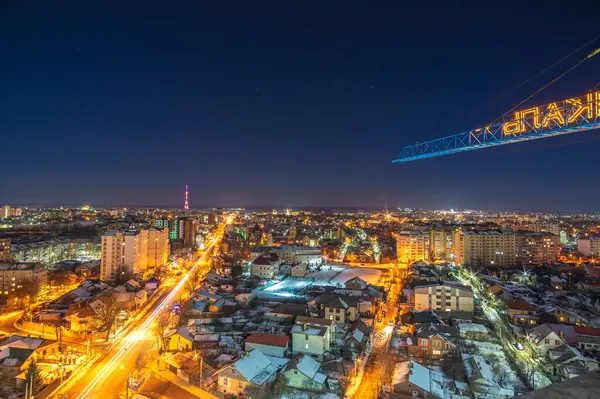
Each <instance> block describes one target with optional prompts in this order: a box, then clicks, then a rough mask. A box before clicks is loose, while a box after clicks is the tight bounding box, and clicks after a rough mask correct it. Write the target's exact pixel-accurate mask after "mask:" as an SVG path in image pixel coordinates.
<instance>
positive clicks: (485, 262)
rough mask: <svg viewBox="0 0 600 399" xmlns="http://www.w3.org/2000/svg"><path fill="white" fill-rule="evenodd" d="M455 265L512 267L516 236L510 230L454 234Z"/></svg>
mask: <svg viewBox="0 0 600 399" xmlns="http://www.w3.org/2000/svg"><path fill="white" fill-rule="evenodd" d="M454 243H455V246H456V247H457V248H456V249H455V254H456V263H458V264H464V265H470V266H514V265H515V264H517V263H518V259H517V255H518V250H517V234H516V233H515V232H514V231H512V230H506V229H490V230H467V229H459V230H458V231H457V232H456V233H455V237H454Z"/></svg>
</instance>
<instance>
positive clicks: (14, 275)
mask: <svg viewBox="0 0 600 399" xmlns="http://www.w3.org/2000/svg"><path fill="white" fill-rule="evenodd" d="M47 282H48V271H47V270H46V269H45V268H44V265H42V264H41V263H0V296H8V295H10V294H11V292H14V291H16V290H18V289H19V288H21V287H22V286H24V285H27V284H36V285H37V286H38V287H40V288H41V287H42V286H43V285H44V284H46V283H47Z"/></svg>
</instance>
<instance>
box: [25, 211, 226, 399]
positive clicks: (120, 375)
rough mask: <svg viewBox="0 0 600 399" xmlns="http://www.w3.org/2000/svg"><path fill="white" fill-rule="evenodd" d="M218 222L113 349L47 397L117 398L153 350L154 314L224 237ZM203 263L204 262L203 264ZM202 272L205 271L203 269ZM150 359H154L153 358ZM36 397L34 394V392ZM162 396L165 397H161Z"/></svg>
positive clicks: (172, 390) (172, 393) (175, 391)
mask: <svg viewBox="0 0 600 399" xmlns="http://www.w3.org/2000/svg"><path fill="white" fill-rule="evenodd" d="M226 223H227V222H225V223H223V224H221V225H220V226H219V227H218V229H217V231H216V233H215V236H214V237H215V238H214V240H213V242H212V243H211V245H210V246H209V247H208V248H206V249H205V250H204V251H203V253H202V255H201V256H199V257H198V258H197V259H196V260H195V262H194V264H193V266H192V267H191V268H190V269H189V270H188V272H187V273H186V274H184V275H183V276H182V277H181V279H180V280H179V282H177V284H176V285H175V286H174V287H173V289H171V290H169V291H167V292H163V293H162V294H161V296H160V297H159V299H158V300H156V302H155V303H154V304H153V305H152V306H151V308H150V309H149V310H148V311H147V312H146V313H145V314H144V315H143V316H142V317H140V318H139V320H136V321H135V323H134V326H133V327H132V328H130V329H129V331H128V332H127V333H125V334H123V336H120V337H118V338H116V341H115V343H114V344H113V346H112V348H111V349H110V350H109V351H108V353H107V354H106V355H104V356H103V357H102V358H100V359H99V360H98V361H97V362H95V363H93V364H90V365H89V366H87V367H86V366H83V367H82V368H81V369H79V370H78V371H77V372H74V373H73V374H72V375H71V376H70V377H69V378H68V379H67V380H66V381H65V382H63V383H62V384H61V385H60V386H59V387H57V388H56V389H55V390H54V391H53V392H52V393H51V394H49V395H45V396H46V397H49V398H69V399H73V398H76V399H83V398H87V399H113V398H120V397H121V396H122V395H123V393H124V392H125V387H126V384H127V380H128V378H129V376H130V373H132V372H134V371H135V370H136V363H138V359H139V358H140V357H143V356H144V354H147V353H151V352H153V349H154V346H155V342H156V340H155V339H153V337H152V334H151V326H152V324H153V321H154V320H155V319H156V317H157V316H158V315H159V314H161V312H162V311H164V310H165V309H168V307H169V306H170V305H171V304H172V303H174V302H175V301H176V300H177V299H178V295H179V292H180V291H181V290H182V289H183V288H184V285H185V282H186V280H187V279H188V278H189V276H190V274H191V273H193V272H194V271H195V269H196V268H201V267H202V266H203V263H204V260H205V258H206V256H207V254H209V253H210V252H211V251H212V249H213V247H214V246H215V245H217V244H218V243H219V242H220V240H221V238H222V237H223V234H224V231H225V225H226ZM204 264H205V263H204ZM203 271H204V273H206V272H207V271H208V270H207V268H203ZM151 361H155V359H152V360H151ZM146 385H150V386H156V388H155V389H156V390H157V391H161V390H168V391H169V394H168V397H173V398H184V399H185V398H192V397H195V396H192V395H190V394H187V392H186V391H184V390H182V389H179V388H177V387H174V386H172V385H171V386H170V387H168V388H167V387H166V386H168V385H169V383H167V382H162V383H161V381H159V380H157V378H156V377H154V376H152V377H150V380H149V381H148V382H147V383H146ZM129 392H130V396H131V394H132V391H131V390H130V391H129ZM36 397H37V395H36ZM161 397H164V396H161Z"/></svg>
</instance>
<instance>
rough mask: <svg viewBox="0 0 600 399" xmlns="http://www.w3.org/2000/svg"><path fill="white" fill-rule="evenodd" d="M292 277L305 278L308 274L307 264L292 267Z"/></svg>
mask: <svg viewBox="0 0 600 399" xmlns="http://www.w3.org/2000/svg"><path fill="white" fill-rule="evenodd" d="M291 273H292V277H304V276H306V273H308V267H307V266H306V263H298V264H297V265H294V266H293V267H292V272H291Z"/></svg>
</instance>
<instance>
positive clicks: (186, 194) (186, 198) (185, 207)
mask: <svg viewBox="0 0 600 399" xmlns="http://www.w3.org/2000/svg"><path fill="white" fill-rule="evenodd" d="M188 198H189V195H188V186H187V184H186V185H185V202H184V203H183V210H185V211H189V210H190V203H189V201H188Z"/></svg>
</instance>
